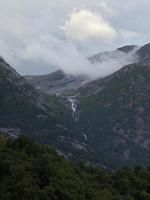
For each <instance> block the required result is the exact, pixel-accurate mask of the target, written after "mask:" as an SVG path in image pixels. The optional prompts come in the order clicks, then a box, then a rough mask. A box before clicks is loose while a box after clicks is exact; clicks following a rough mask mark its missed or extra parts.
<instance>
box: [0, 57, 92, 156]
mask: <svg viewBox="0 0 150 200" xmlns="http://www.w3.org/2000/svg"><path fill="white" fill-rule="evenodd" d="M70 106H71V105H70V104H68V102H67V103H66V100H65V99H63V98H58V97H56V96H55V95H46V94H43V93H40V92H38V91H37V90H35V89H34V88H33V86H31V85H30V84H29V83H28V82H27V81H26V80H25V79H24V78H23V77H21V76H20V75H19V74H18V73H17V72H16V71H15V70H14V69H13V68H12V67H11V66H9V65H8V64H7V63H6V62H5V61H4V60H3V59H2V58H1V59H0V133H2V134H5V135H8V136H11V137H13V138H16V137H18V136H19V135H20V134H26V135H28V136H30V137H32V138H34V139H36V140H38V141H39V142H41V143H47V144H51V145H53V146H55V147H56V148H57V149H58V152H59V153H60V154H62V155H64V156H65V157H74V158H75V157H78V154H82V152H83V155H84V154H85V153H86V152H87V151H88V147H86V145H85V144H84V140H83V136H81V135H80V133H79V132H78V131H77V130H76V127H75V124H74V120H73V118H72V111H71V109H70ZM81 157H82V155H81ZM83 157H84V156H83Z"/></svg>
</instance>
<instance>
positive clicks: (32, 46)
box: [0, 0, 150, 74]
mask: <svg viewBox="0 0 150 200" xmlns="http://www.w3.org/2000/svg"><path fill="white" fill-rule="evenodd" d="M149 8H150V1H149V0H142V1H141V0H126V1H122V0H101V1H100V0H91V1H88V0H38V1H37V0H32V1H31V0H13V1H10V0H0V55H1V56H3V57H4V58H5V59H6V60H7V61H8V62H9V63H10V64H11V65H13V66H14V67H15V68H16V69H17V70H18V71H19V72H21V73H22V74H44V73H48V72H50V71H52V70H54V68H56V67H62V68H63V69H64V68H65V69H69V70H68V71H69V72H70V71H71V70H72V69H73V71H78V69H79V68H80V69H81V68H83V69H84V70H81V71H85V65H88V63H87V61H86V60H85V58H86V57H87V56H89V55H93V54H95V53H98V52H100V51H104V50H109V49H114V48H116V47H119V46H122V45H126V44H138V45H142V44H144V43H148V42H149V33H150V26H149V19H150V13H149ZM76 69H77V70H76Z"/></svg>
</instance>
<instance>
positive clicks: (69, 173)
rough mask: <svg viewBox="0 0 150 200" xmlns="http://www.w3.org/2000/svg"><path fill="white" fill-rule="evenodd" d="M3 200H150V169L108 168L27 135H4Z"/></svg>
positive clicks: (0, 145)
mask: <svg viewBox="0 0 150 200" xmlns="http://www.w3.org/2000/svg"><path fill="white" fill-rule="evenodd" d="M0 200H150V169H149V168H142V167H135V168H134V169H130V168H128V167H124V168H123V169H121V170H118V171H115V172H106V171H103V170H100V169H96V168H92V167H86V166H85V165H83V164H79V165H77V164H74V163H72V162H70V161H67V160H65V159H64V158H62V157H60V156H58V155H57V154H56V152H55V150H54V149H52V148H51V147H50V146H48V145H39V144H37V143H34V142H33V141H31V140H30V139H28V138H26V137H23V136H22V137H20V138H18V139H17V140H10V139H6V138H4V137H0Z"/></svg>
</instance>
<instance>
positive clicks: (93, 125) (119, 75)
mask: <svg viewBox="0 0 150 200" xmlns="http://www.w3.org/2000/svg"><path fill="white" fill-rule="evenodd" d="M149 93H150V67H148V66H142V65H138V64H132V65H129V66H125V67H124V68H122V69H121V70H119V71H118V72H116V73H114V74H112V75H111V76H109V77H106V78H104V79H101V80H97V81H95V82H93V83H92V84H89V85H87V86H86V87H84V88H83V89H81V94H80V97H79V102H80V103H79V105H78V122H77V123H78V125H79V128H80V130H81V131H82V132H84V133H85V134H86V135H87V137H88V140H87V143H88V144H89V145H90V146H91V147H92V149H94V151H95V152H96V157H97V158H98V156H99V160H98V162H99V163H101V164H104V165H106V166H108V167H110V168H117V167H120V166H123V165H129V166H131V165H132V166H134V165H144V166H145V165H148V164H150V148H149V147H150V135H149V130H150V108H149V102H150V95H149Z"/></svg>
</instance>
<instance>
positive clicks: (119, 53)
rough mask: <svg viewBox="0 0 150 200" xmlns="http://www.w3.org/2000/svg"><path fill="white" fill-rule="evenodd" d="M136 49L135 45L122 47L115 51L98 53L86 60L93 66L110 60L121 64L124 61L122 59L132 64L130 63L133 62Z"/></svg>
mask: <svg viewBox="0 0 150 200" xmlns="http://www.w3.org/2000/svg"><path fill="white" fill-rule="evenodd" d="M138 48H139V47H138V46H136V45H127V46H123V47H120V48H118V49H115V50H113V51H106V52H101V53H98V54H96V55H93V56H91V57H89V58H88V59H89V60H90V61H91V62H92V63H93V64H96V63H101V62H107V61H108V60H110V59H111V60H120V61H122V62H123V61H124V59H125V60H127V59H128V62H129V63H130V62H131V63H132V62H134V60H133V55H134V53H135V52H136V50H137V49H138ZM135 60H136V56H135Z"/></svg>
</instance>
